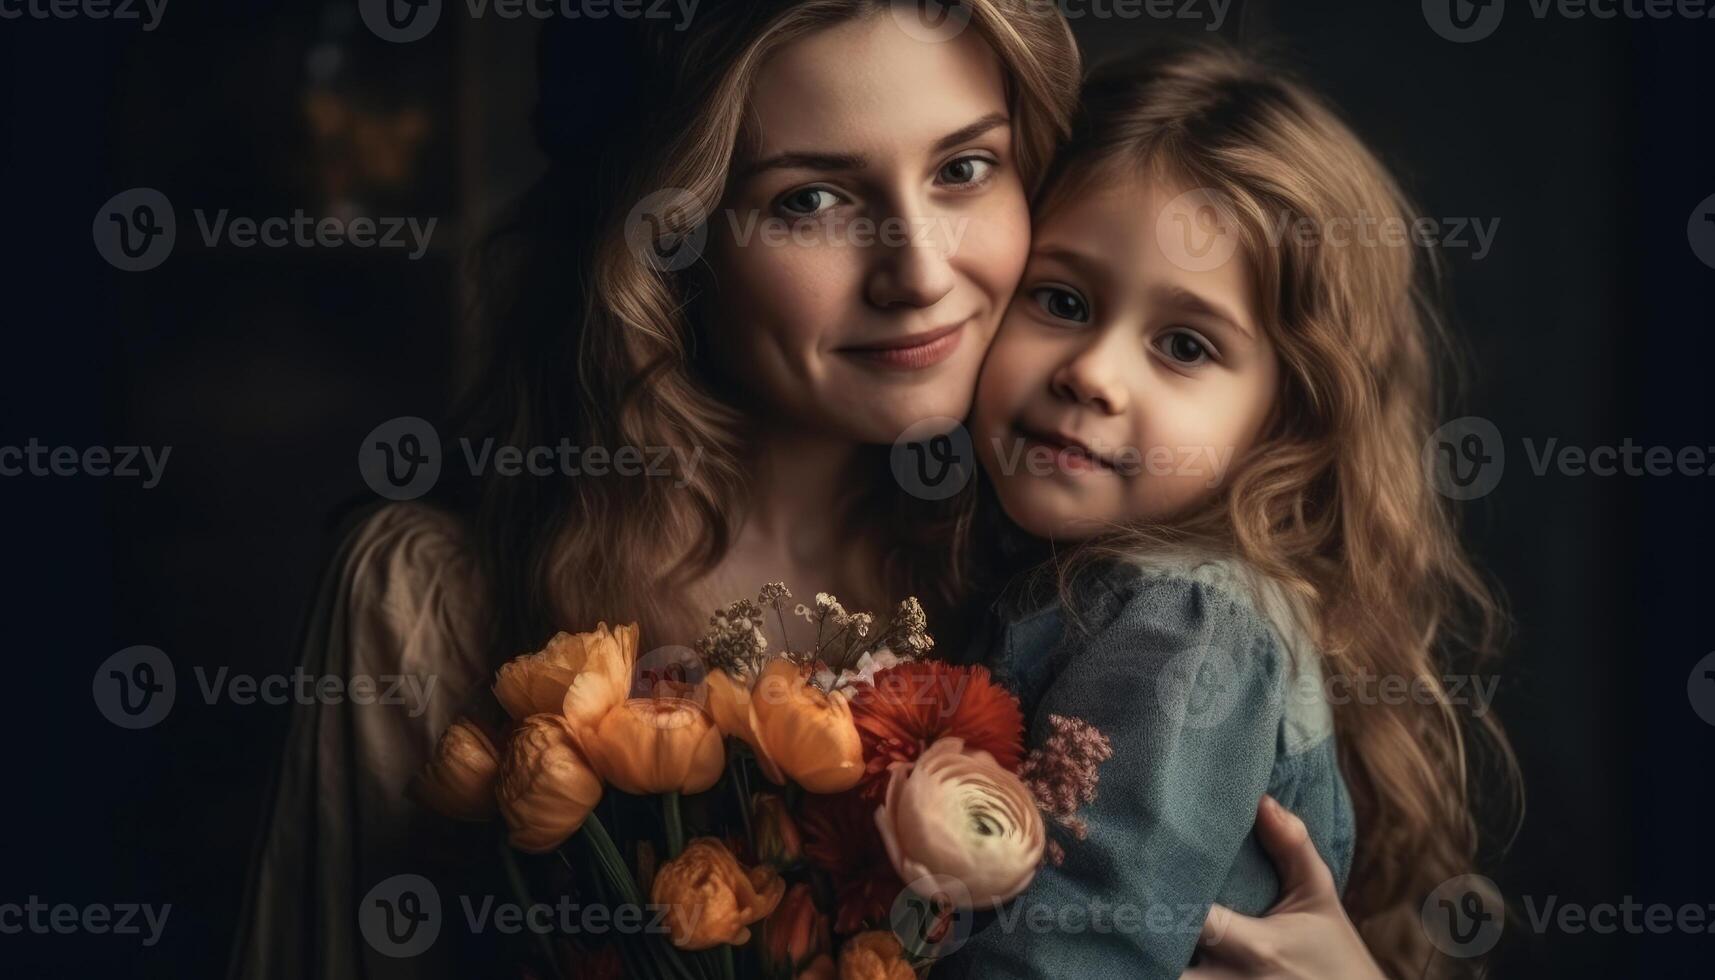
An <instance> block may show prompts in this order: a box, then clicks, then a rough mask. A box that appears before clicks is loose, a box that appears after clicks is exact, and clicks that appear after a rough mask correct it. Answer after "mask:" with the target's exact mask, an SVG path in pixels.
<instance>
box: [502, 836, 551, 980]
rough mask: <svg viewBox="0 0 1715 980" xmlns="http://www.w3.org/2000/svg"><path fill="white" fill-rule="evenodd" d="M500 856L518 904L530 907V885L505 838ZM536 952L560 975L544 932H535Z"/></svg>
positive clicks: (531, 904) (531, 903) (549, 967)
mask: <svg viewBox="0 0 1715 980" xmlns="http://www.w3.org/2000/svg"><path fill="white" fill-rule="evenodd" d="M500 857H501V861H502V863H504V864H505V865H506V879H507V881H508V882H510V883H511V885H512V891H513V894H514V895H516V896H517V898H518V904H519V905H521V906H523V907H524V908H527V909H528V908H530V907H531V906H533V905H534V904H535V903H534V902H532V901H531V900H530V887H529V886H528V885H526V884H525V883H524V872H523V871H521V870H519V868H518V858H517V856H516V855H514V854H513V853H512V848H511V847H510V846H509V845H508V844H507V843H506V841H505V839H502V840H501V842H500ZM536 945H537V946H538V947H539V948H538V950H537V952H539V953H541V954H542V956H543V958H544V959H546V960H547V962H548V969H549V971H550V972H552V973H553V975H554V976H555V977H559V976H560V962H559V961H558V960H556V959H555V958H554V944H553V943H551V942H549V941H548V936H547V934H546V933H541V932H538V933H537V934H536Z"/></svg>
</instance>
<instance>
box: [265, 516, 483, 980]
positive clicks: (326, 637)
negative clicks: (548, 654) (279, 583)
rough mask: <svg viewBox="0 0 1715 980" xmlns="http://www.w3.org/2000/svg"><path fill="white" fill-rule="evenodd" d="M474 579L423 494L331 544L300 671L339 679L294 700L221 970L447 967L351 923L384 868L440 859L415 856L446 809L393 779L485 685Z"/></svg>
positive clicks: (368, 973)
mask: <svg viewBox="0 0 1715 980" xmlns="http://www.w3.org/2000/svg"><path fill="white" fill-rule="evenodd" d="M477 584H478V583H477V576H476V565H475V561H474V559H473V557H472V555H471V553H470V551H469V549H468V548H467V547H466V544H465V534H464V532H463V529H462V527H461V525H460V524H459V522H458V521H457V520H455V519H454V518H453V517H452V516H450V515H448V514H446V513H444V512H442V511H440V510H437V509H434V508H431V507H429V506H426V505H422V504H392V505H388V506H385V507H382V508H380V509H379V510H376V511H375V512H374V513H372V514H371V515H369V516H368V517H367V518H366V519H365V520H363V522H362V523H361V524H359V525H357V527H356V528H355V529H354V530H353V531H352V532H351V533H350V534H349V535H348V536H347V537H346V539H345V541H344V542H343V543H342V546H341V548H340V551H339V554H338V556H337V557H336V558H335V560H334V562H333V564H332V566H331V567H330V568H329V570H328V573H327V575H326V576H325V578H324V580H323V582H322V586H321V588H320V590H319V594H318V596H317V599H316V602H315V606H314V608H313V610H312V612H311V614H310V618H309V620H308V622H307V628H306V630H305V632H304V648H303V655H302V660H301V663H300V668H299V669H300V670H302V671H304V672H305V673H306V674H308V675H309V677H310V679H311V680H312V681H315V682H318V683H320V679H321V678H328V677H338V678H341V679H342V681H343V683H342V684H341V688H342V689H343V690H344V691H346V692H348V693H347V694H345V695H344V696H340V697H334V698H323V697H315V698H309V699H305V700H304V701H303V702H301V703H298V704H296V705H295V706H294V708H293V716H292V722H291V727H290V731H289V733H288V735H287V740H286V748H285V753H284V756H283V757H282V759H281V762H280V769H279V774H278V778H277V781H276V783H275V788H274V794H273V798H272V799H271V800H270V802H269V803H268V805H267V806H266V808H265V810H264V813H263V826H262V829H261V833H260V837H259V840H258V847H257V852H256V856H255V859H254V860H253V862H252V865H251V869H250V877H249V883H248V885H247V894H246V895H245V899H244V909H243V911H242V913H241V917H240V920H239V927H238V935H237V941H236V944H235V948H234V953H233V960H232V971H231V972H232V975H233V976H241V977H328V978H341V980H344V978H348V977H349V978H356V977H389V976H436V975H442V974H445V973H446V972H447V971H446V969H445V967H446V966H447V964H445V963H437V962H436V958H435V951H434V950H433V949H431V950H429V951H428V952H427V953H424V954H422V955H419V956H413V957H411V958H409V959H398V958H394V957H390V956H386V955H382V954H381V951H379V950H377V949H376V948H375V945H374V944H373V943H371V942H369V941H368V940H366V938H365V934H364V931H363V930H362V929H360V928H359V921H358V911H359V903H360V901H361V900H362V899H363V897H364V896H365V895H366V894H367V893H368V892H369V890H370V889H371V888H373V887H375V886H376V885H377V884H380V883H381V882H383V881H384V880H387V879H388V878H390V877H391V876H394V875H399V874H424V875H427V876H429V877H431V878H433V877H434V876H435V874H436V873H437V872H438V871H440V870H442V869H436V868H432V867H430V866H428V863H427V862H428V861H430V860H431V858H430V857H429V855H431V854H433V853H436V852H442V853H444V851H445V849H443V848H434V847H432V846H430V845H429V842H430V841H432V840H434V839H435V838H436V837H437V836H439V835H441V834H443V833H445V832H446V827H445V825H446V823H447V822H446V821H445V820H443V818H441V817H439V816H436V815H434V814H429V813H426V812H425V811H423V810H421V809H420V808H418V807H417V806H416V805H415V804H413V803H412V802H411V801H409V800H408V799H406V797H405V789H406V787H407V786H408V785H409V783H410V780H411V778H412V776H413V775H414V774H415V773H416V772H417V771H418V769H420V768H421V767H422V765H423V763H424V761H425V760H426V759H427V758H428V756H429V753H430V752H431V751H432V750H433V748H434V745H435V741H436V739H437V738H438V737H439V734H440V732H441V730H442V729H443V728H445V727H446V725H447V724H448V723H449V722H451V721H452V720H453V718H454V717H455V716H456V715H457V714H458V713H459V712H460V711H461V710H462V709H463V708H464V707H465V706H466V705H467V704H468V703H469V702H470V700H471V699H472V698H473V697H474V696H476V695H477V694H479V693H480V692H481V690H482V688H483V687H484V686H485V685H486V684H487V683H488V680H489V674H490V668H489V666H488V663H487V656H486V651H485V650H484V649H483V648H482V645H481V643H480V642H479V640H478V616H477V612H478V602H479V590H478V588H477ZM329 683H331V682H329ZM365 692H367V693H365ZM449 900H450V899H449ZM445 911H447V912H449V913H450V912H451V911H452V910H451V909H450V908H449V909H446V910H445ZM437 945H439V946H442V947H444V946H445V945H446V944H445V943H440V944H437Z"/></svg>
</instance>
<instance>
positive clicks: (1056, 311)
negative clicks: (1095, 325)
mask: <svg viewBox="0 0 1715 980" xmlns="http://www.w3.org/2000/svg"><path fill="white" fill-rule="evenodd" d="M1030 295H1031V296H1032V297H1033V298H1034V299H1035V300H1036V305H1038V306H1040V307H1042V311H1043V312H1044V313H1047V314H1048V315H1049V316H1051V317H1054V318H1055V319H1057V320H1072V321H1074V322H1077V323H1087V322H1089V319H1090V308H1089V306H1088V305H1087V304H1085V302H1084V297H1082V296H1079V295H1078V294H1077V293H1074V292H1072V291H1071V290H1070V289H1064V288H1062V287H1060V286H1043V287H1042V288H1040V289H1036V290H1033V291H1032V292H1031V294H1030Z"/></svg>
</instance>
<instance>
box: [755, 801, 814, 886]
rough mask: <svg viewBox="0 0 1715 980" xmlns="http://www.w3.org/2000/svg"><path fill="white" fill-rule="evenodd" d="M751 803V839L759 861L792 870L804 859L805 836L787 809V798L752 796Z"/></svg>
mask: <svg viewBox="0 0 1715 980" xmlns="http://www.w3.org/2000/svg"><path fill="white" fill-rule="evenodd" d="M750 801H751V826H752V827H753V828H754V832H753V833H752V834H751V839H752V841H753V842H754V844H755V847H756V856H757V858H758V859H759V860H763V861H767V862H768V863H769V864H773V865H777V866H779V867H782V868H786V867H791V866H792V865H794V864H797V863H798V860H799V859H800V858H802V857H803V856H804V837H803V835H802V834H800V833H799V832H798V822H797V821H796V820H793V819H792V811H790V810H788V809H787V808H786V799H785V797H783V796H781V795H780V794H779V793H753V794H751V797H750Z"/></svg>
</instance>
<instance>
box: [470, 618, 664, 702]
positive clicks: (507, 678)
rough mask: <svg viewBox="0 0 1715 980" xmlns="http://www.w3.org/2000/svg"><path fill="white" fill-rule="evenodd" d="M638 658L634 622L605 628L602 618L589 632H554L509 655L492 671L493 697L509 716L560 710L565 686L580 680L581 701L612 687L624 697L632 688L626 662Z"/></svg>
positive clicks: (565, 693)
mask: <svg viewBox="0 0 1715 980" xmlns="http://www.w3.org/2000/svg"><path fill="white" fill-rule="evenodd" d="M636 659H637V624H636V623H632V624H630V625H627V626H618V627H615V628H614V629H613V630H612V631H611V632H609V630H608V628H607V624H606V623H601V624H599V625H597V626H596V628H595V629H594V630H593V631H591V632H588V633H556V634H554V637H553V639H551V640H549V641H548V645H547V646H545V647H543V648H542V649H541V650H539V651H537V652H536V653H527V654H524V655H523V656H521V657H514V658H513V659H512V660H510V661H508V662H507V663H506V664H504V665H503V666H502V667H501V668H500V670H499V672H497V673H496V674H495V676H494V696H495V697H496V698H498V699H499V700H500V703H501V705H502V706H503V707H505V708H506V713H507V714H509V715H511V716H512V717H513V718H523V717H525V716H527V715H535V714H542V713H545V712H550V711H560V710H562V709H563V708H564V707H565V702H566V697H567V689H568V688H570V687H572V686H573V685H574V684H576V683H578V679H579V678H580V677H584V676H585V675H589V677H590V679H589V680H586V681H584V682H583V686H584V688H585V693H584V695H583V699H584V700H586V701H587V700H590V699H591V698H592V697H594V695H595V692H596V691H597V690H598V689H599V691H600V692H601V693H603V694H604V695H605V693H606V692H608V691H611V690H612V689H613V688H614V687H617V688H618V691H619V693H618V694H617V695H616V696H614V697H613V700H619V699H622V698H624V697H625V694H626V692H627V691H629V690H630V688H631V665H632V663H634V662H635V661H636Z"/></svg>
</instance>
